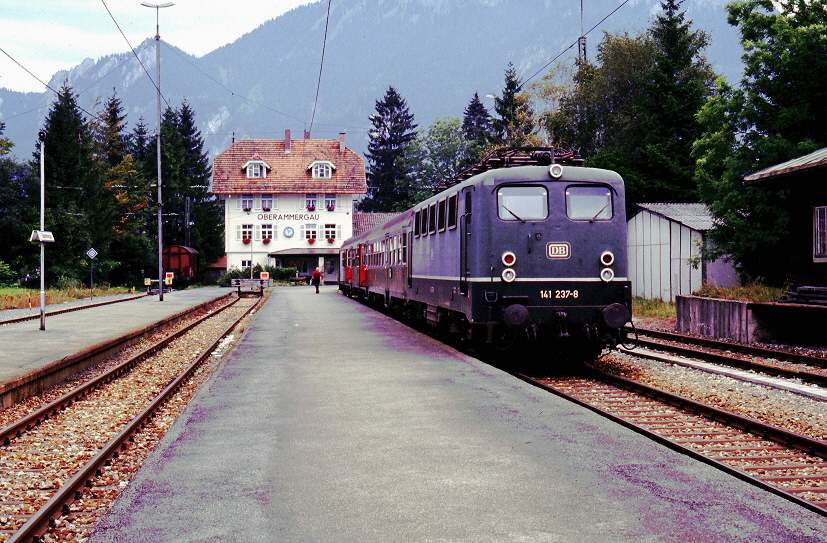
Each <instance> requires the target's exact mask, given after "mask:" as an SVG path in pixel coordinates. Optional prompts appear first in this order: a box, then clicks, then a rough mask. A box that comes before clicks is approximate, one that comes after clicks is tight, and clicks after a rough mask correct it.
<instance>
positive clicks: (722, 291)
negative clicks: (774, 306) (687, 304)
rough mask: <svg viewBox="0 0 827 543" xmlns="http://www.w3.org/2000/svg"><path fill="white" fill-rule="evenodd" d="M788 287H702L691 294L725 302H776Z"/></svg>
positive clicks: (758, 285)
mask: <svg viewBox="0 0 827 543" xmlns="http://www.w3.org/2000/svg"><path fill="white" fill-rule="evenodd" d="M787 290H788V287H768V286H767V285H762V284H759V283H752V284H749V285H745V286H743V287H731V288H718V287H713V286H710V285H704V286H703V287H701V288H700V289H698V290H697V291H695V292H694V293H693V294H694V295H695V296H703V297H704V298H723V299H725V300H746V301H749V302H777V301H778V300H780V299H781V297H782V296H784V294H786V292H787Z"/></svg>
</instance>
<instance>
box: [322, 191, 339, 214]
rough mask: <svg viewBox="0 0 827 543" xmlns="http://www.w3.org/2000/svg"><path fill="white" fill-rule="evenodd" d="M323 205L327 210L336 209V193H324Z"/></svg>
mask: <svg viewBox="0 0 827 543" xmlns="http://www.w3.org/2000/svg"><path fill="white" fill-rule="evenodd" d="M324 206H325V207H326V208H327V209H328V210H329V211H333V210H334V209H336V195H335V194H325V195H324Z"/></svg>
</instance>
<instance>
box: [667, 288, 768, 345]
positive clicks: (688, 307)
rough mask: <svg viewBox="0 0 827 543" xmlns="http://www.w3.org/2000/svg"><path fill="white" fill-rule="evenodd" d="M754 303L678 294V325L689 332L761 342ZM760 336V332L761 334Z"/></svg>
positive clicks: (676, 300)
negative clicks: (751, 304) (752, 305)
mask: <svg viewBox="0 0 827 543" xmlns="http://www.w3.org/2000/svg"><path fill="white" fill-rule="evenodd" d="M748 305H750V302H746V301H743V300H722V299H719V298H700V297H697V296H676V297H675V311H676V317H677V323H676V327H677V329H678V331H679V332H687V333H692V334H698V335H702V336H709V337H713V338H717V339H731V340H733V341H737V342H740V343H752V342H754V341H759V339H757V338H756V329H757V326H756V322H755V318H754V317H753V315H752V311H750V309H749V308H748ZM759 335H760V334H759Z"/></svg>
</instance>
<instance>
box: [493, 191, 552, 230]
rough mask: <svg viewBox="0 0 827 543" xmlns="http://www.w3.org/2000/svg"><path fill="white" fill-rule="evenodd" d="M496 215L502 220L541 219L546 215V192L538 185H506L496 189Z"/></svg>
mask: <svg viewBox="0 0 827 543" xmlns="http://www.w3.org/2000/svg"><path fill="white" fill-rule="evenodd" d="M497 216H498V217H499V218H500V219H502V220H504V221H523V222H525V221H542V220H544V219H546V218H547V217H548V192H547V191H546V188H545V187H540V186H530V185H527V186H520V185H514V186H506V187H500V188H499V189H498V190H497Z"/></svg>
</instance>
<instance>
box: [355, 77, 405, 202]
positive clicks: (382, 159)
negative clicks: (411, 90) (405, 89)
mask: <svg viewBox="0 0 827 543" xmlns="http://www.w3.org/2000/svg"><path fill="white" fill-rule="evenodd" d="M413 120H414V116H413V114H411V113H410V111H408V105H407V104H406V103H405V99H404V98H402V96H400V94H399V93H398V92H397V90H396V89H395V88H394V87H392V86H391V87H388V90H387V91H386V92H385V96H384V97H383V98H382V100H377V101H376V113H375V114H372V115H371V116H370V121H371V124H373V127H372V128H371V129H370V132H369V137H370V142H369V143H368V152H367V153H366V154H365V156H366V158H367V160H368V169H367V184H368V196H367V197H366V198H365V199H364V200H362V202H361V203H360V205H359V207H360V209H361V210H363V211H380V212H387V211H393V210H397V211H402V210H403V209H404V207H403V206H404V201H405V199H406V193H407V192H408V191H409V190H410V187H411V184H412V183H413V182H414V181H415V179H414V176H413V175H412V173H413V172H412V170H413V164H412V161H411V160H409V159H408V157H407V156H406V153H408V151H409V146H410V144H411V142H412V141H413V140H414V139H415V138H416V127H417V125H416V124H414V122H413Z"/></svg>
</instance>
